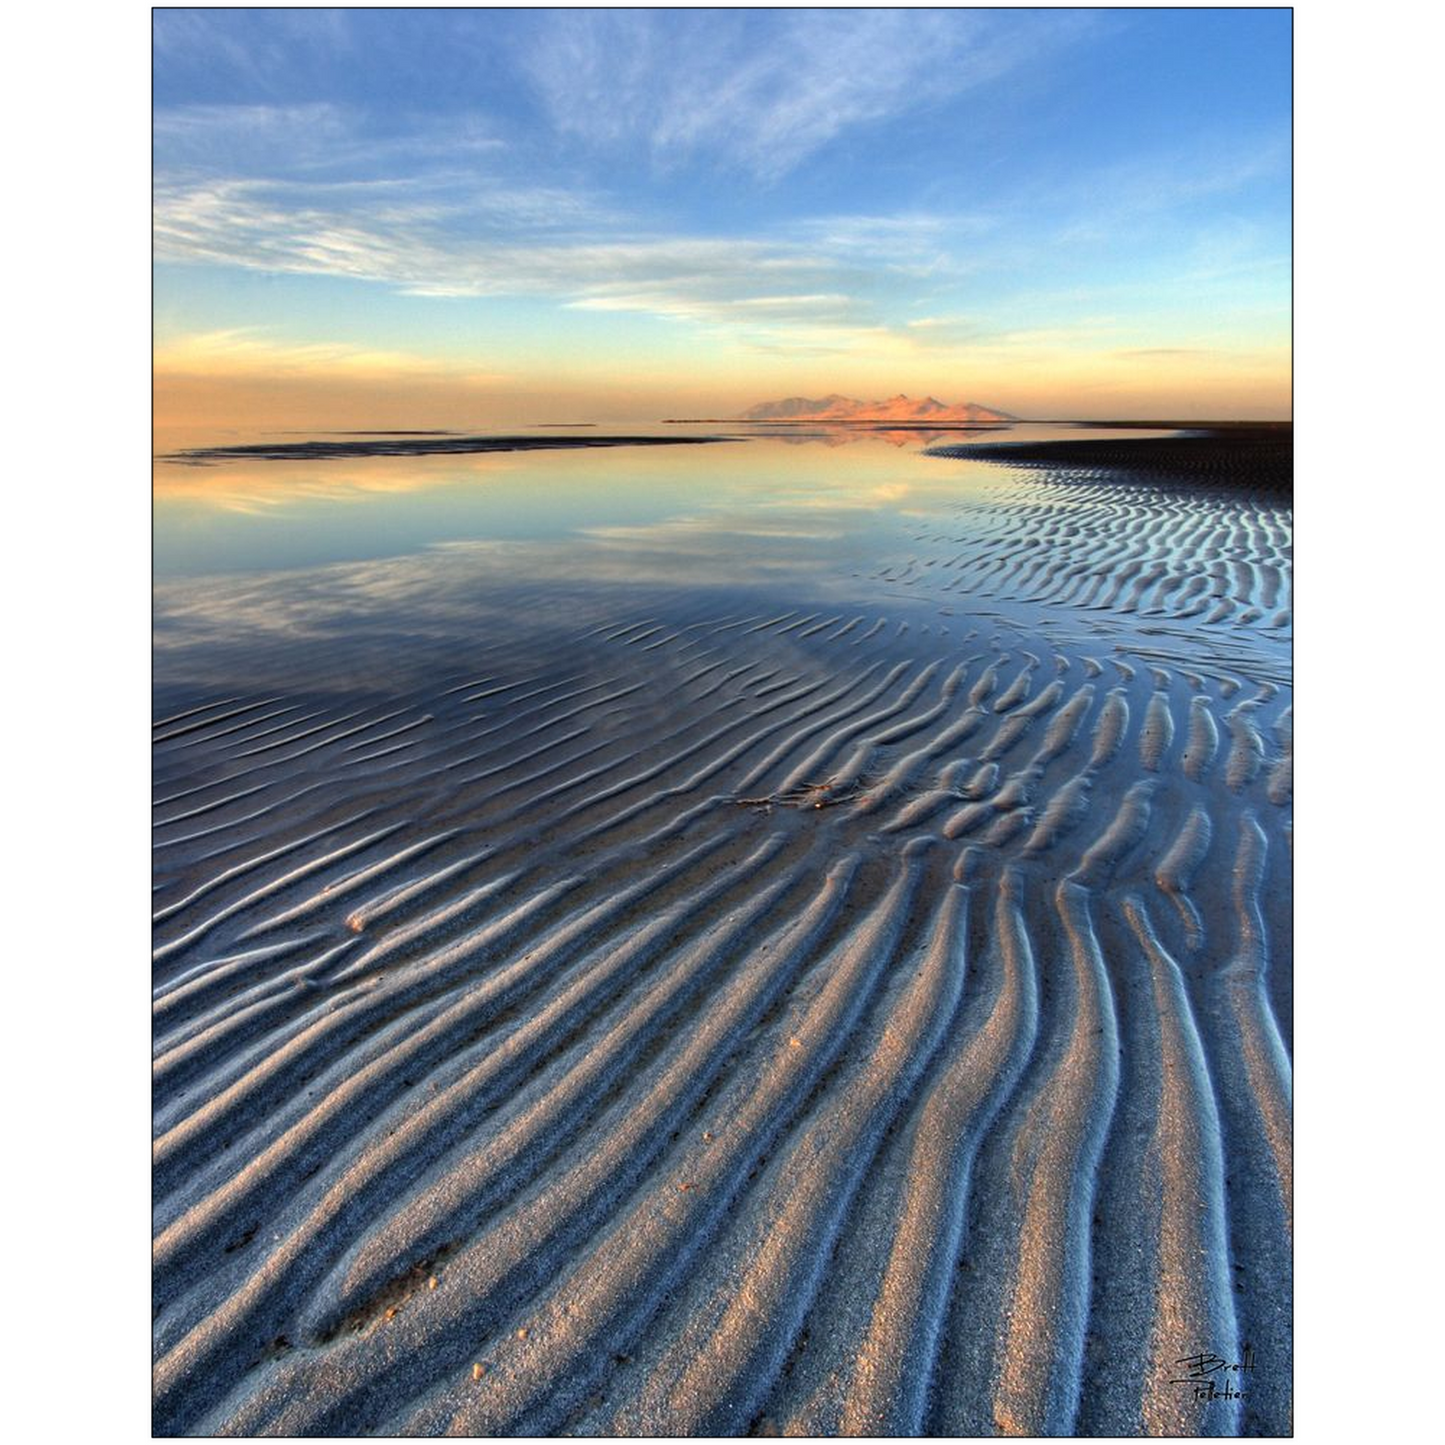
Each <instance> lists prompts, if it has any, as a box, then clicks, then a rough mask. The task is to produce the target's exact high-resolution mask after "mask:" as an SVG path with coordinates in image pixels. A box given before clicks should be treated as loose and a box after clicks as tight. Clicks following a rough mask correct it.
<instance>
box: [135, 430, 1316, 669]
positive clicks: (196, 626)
mask: <svg viewBox="0 0 1445 1445" xmlns="http://www.w3.org/2000/svg"><path fill="white" fill-rule="evenodd" d="M589 430H590V429H589ZM589 430H581V429H579V430H578V431H577V432H575V433H572V434H574V435H583V436H585V435H588V434H589ZM606 431H612V432H627V433H629V434H633V435H640V434H649V433H650V434H655V435H659V436H676V435H678V434H679V433H683V434H689V435H699V436H702V435H740V434H739V433H737V432H729V431H728V429H727V428H726V427H725V426H689V427H683V428H679V427H659V426H656V425H652V426H647V427H631V428H621V427H616V428H607V429H606ZM516 434H522V433H521V432H520V431H519V432H518V433H516ZM532 434H534V435H537V436H541V437H555V436H559V435H565V434H566V433H561V432H559V431H556V430H547V429H541V430H536V431H534V432H533V433H532ZM592 434H599V435H600V434H605V433H604V429H602V428H598V429H597V430H596V432H595V433H592ZM333 435H334V434H333ZM1091 435H1099V436H1103V435H1109V433H1107V432H1103V431H1099V430H1085V429H1081V428H1079V427H1074V426H1046V425H1021V426H1018V427H1014V428H1011V429H1009V430H1008V431H1006V432H1003V433H998V432H989V433H984V434H982V435H979V434H973V435H970V434H960V433H957V432H952V433H936V432H935V433H921V432H910V431H899V432H891V433H883V434H872V433H866V432H860V431H857V430H852V431H849V430H842V429H833V430H827V429H818V430H816V431H803V430H801V429H800V430H798V431H794V432H790V433H785V434H783V435H776V434H775V435H766V434H752V435H748V436H746V437H740V439H739V440H735V441H734V440H729V441H720V442H713V443H708V444H705V445H684V446H652V447H649V446H618V447H606V448H595V449H591V448H589V449H579V450H560V449H559V450H538V451H517V452H493V453H483V454H478V455H471V456H403V457H394V456H392V457H366V458H359V459H358V458H347V459H326V460H311V459H306V460H294V461H293V460H284V461H276V460H262V459H251V458H245V459H237V460H225V461H221V462H214V463H207V464H205V465H188V464H182V463H177V462H174V461H171V460H167V459H166V456H165V454H166V453H173V452H175V451H179V450H181V449H184V448H193V447H198V446H202V445H210V446H215V445H225V446H237V445H246V444H254V443H257V442H260V441H267V442H277V441H280V442H288V441H291V442H294V441H297V440H301V439H302V438H300V437H297V436H295V435H286V436H274V435H272V436H265V437H262V436H259V435H255V436H247V435H240V434H236V433H231V434H227V435H224V436H217V435H211V436H204V437H203V436H198V435H195V434H186V435H181V434H170V435H166V434H162V435H160V436H158V437H157V452H158V453H159V454H161V455H158V459H157V461H156V464H155V468H154V571H155V582H156V586H155V623H156V682H157V686H158V688H159V689H160V690H161V691H169V690H170V689H171V688H172V687H176V686H180V687H184V686H185V685H186V684H187V683H191V684H199V685H203V686H204V685H212V684H214V685H217V686H225V685H227V679H226V677H225V675H224V673H223V672H218V662H219V659H220V657H221V656H222V655H224V657H225V658H226V659H227V660H228V664H229V665H230V666H232V667H234V668H235V669H236V670H237V675H236V677H235V678H234V679H233V680H234V681H235V682H236V683H237V684H240V683H242V682H245V681H251V682H256V683H258V684H260V683H262V682H264V674H265V672H266V667H267V664H268V661H271V662H275V663H277V664H278V665H279V664H280V663H281V662H282V661H283V656H292V655H294V654H295V653H296V652H297V650H298V649H299V650H301V651H311V650H314V649H315V647H316V646H317V645H318V644H321V645H323V646H324V645H325V644H327V643H330V644H334V646H332V647H331V649H330V650H329V651H328V652H327V653H326V657H327V666H328V667H329V666H330V665H331V664H332V663H337V662H339V661H340V659H341V657H342V656H343V655H344V656H346V657H348V658H350V659H351V661H352V662H353V663H357V662H359V661H360V660H361V659H363V658H369V659H370V664H371V665H385V666H387V667H391V668H400V669H401V670H403V671H405V672H407V673H408V674H409V675H410V674H413V673H414V671H415V669H416V667H417V666H418V664H419V663H420V660H421V658H420V654H421V653H427V654H428V655H430V654H431V652H432V650H433V649H436V648H440V649H441V650H442V652H443V653H445V652H446V650H447V647H448V645H449V644H450V645H452V646H454V647H456V648H460V649H462V650H465V648H466V646H467V645H468V642H469V640H475V638H476V636H477V631H476V629H477V628H478V627H485V628H487V629H488V634H489V636H490V637H491V638H492V640H493V641H495V640H496V632H497V629H498V628H503V629H507V630H510V631H514V632H517V633H518V634H520V633H523V632H525V631H527V630H529V629H536V628H539V627H540V628H543V629H549V628H550V626H551V625H554V624H558V623H565V624H567V625H571V626H575V625H577V624H579V623H585V622H587V620H588V619H589V617H590V618H592V619H593V620H594V621H595V623H596V624H597V625H601V624H603V623H605V622H607V621H608V620H609V619H612V618H614V617H617V618H626V617H628V616H630V615H631V614H632V613H633V612H635V611H636V609H637V608H638V607H643V608H649V607H650V608H652V609H654V610H659V611H660V612H661V613H662V614H663V615H668V616H672V617H673V618H674V619H675V620H678V621H689V620H696V619H697V618H698V617H699V616H701V615H702V613H703V612H706V611H708V609H712V610H713V611H716V610H717V609H718V608H722V609H723V610H727V609H728V608H730V607H733V606H734V605H736V606H739V607H741V606H746V605H757V606H759V607H764V606H775V605H776V606H784V605H790V606H795V607H798V608H804V609H806V608H817V607H831V608H848V607H853V608H859V609H867V608H882V609H885V611H886V612H887V613H888V614H889V616H890V617H891V618H892V619H893V620H891V621H890V622H889V624H888V625H889V627H890V629H891V628H896V627H897V626H898V625H900V624H906V625H907V627H909V628H911V629H913V630H914V632H915V635H917V634H920V633H921V634H922V635H929V636H936V637H944V636H949V635H952V634H959V633H961V632H967V631H968V630H969V628H968V626H966V625H964V624H965V622H966V620H967V619H968V618H970V617H972V618H973V619H974V622H975V623H977V622H979V621H987V622H990V623H993V622H997V623H1001V624H1003V625H1007V626H1023V627H1034V628H1036V627H1037V626H1039V625H1045V626H1046V627H1052V628H1054V629H1060V628H1062V629H1063V631H1064V632H1066V633H1068V634H1069V635H1070V636H1073V637H1075V638H1077V637H1079V636H1080V635H1083V636H1087V637H1092V638H1102V639H1104V640H1105V641H1106V642H1107V644H1108V645H1109V646H1114V645H1122V644H1125V643H1127V642H1134V643H1141V642H1142V643H1144V644H1145V647H1146V651H1149V650H1158V646H1159V643H1160V641H1161V637H1163V636H1164V634H1161V632H1160V631H1159V629H1158V627H1157V626H1156V627H1155V628H1154V629H1153V631H1152V633H1151V632H1150V630H1149V624H1148V622H1147V621H1145V620H1144V618H1143V616H1142V615H1141V613H1147V612H1148V611H1149V608H1148V606H1147V605H1146V606H1144V607H1142V608H1139V607H1137V606H1136V607H1135V608H1133V609H1131V610H1122V611H1121V609H1120V606H1119V605H1106V606H1104V607H1102V608H1101V607H1100V606H1099V605H1098V603H1099V598H1098V597H1097V596H1090V595H1087V594H1086V593H1085V592H1084V591H1083V590H1079V589H1076V595H1072V596H1071V595H1069V594H1068V593H1067V590H1066V589H1065V590H1063V591H1061V589H1060V588H1059V587H1058V586H1057V585H1055V586H1053V587H1043V588H1040V587H1039V586H1038V585H1035V584H1036V583H1037V581H1038V579H1037V578H1030V577H1029V576H1027V575H1024V571H1019V570H1018V569H1010V567H1009V566H1008V565H1007V561H1008V559H1009V557H1010V555H1011V551H1012V550H1016V547H1015V548H1011V544H1010V539H1013V542H1014V543H1015V544H1017V547H1022V548H1024V549H1025V550H1035V551H1037V550H1038V549H1051V550H1052V551H1053V552H1054V554H1055V556H1054V561H1055V562H1056V563H1059V564H1060V565H1062V566H1064V567H1065V569H1067V567H1068V566H1069V565H1075V564H1076V565H1082V566H1085V567H1087V566H1088V565H1090V557H1091V555H1092V554H1091V553H1090V552H1089V550H1088V539H1090V538H1092V539H1093V540H1094V541H1096V542H1101V543H1107V542H1108V534H1109V532H1110V531H1111V529H1112V530H1113V531H1114V532H1115V533H1117V540H1118V541H1119V542H1121V543H1127V534H1128V532H1129V529H1130V527H1131V526H1132V525H1133V523H1132V521H1131V518H1130V515H1129V512H1128V505H1129V504H1128V503H1127V502H1124V501H1123V500H1122V499H1115V500H1113V501H1101V497H1100V495H1099V493H1098V490H1097V488H1094V489H1092V490H1091V489H1090V487H1089V486H1088V478H1087V477H1085V478H1082V479H1081V478H1079V477H1078V476H1074V477H1072V478H1071V479H1069V480H1065V481H1058V480H1051V479H1049V478H1048V477H1047V476H1046V474H1044V473H1041V472H1038V471H1023V470H1019V469H1015V468H1012V467H1007V466H1001V465H1000V464H999V463H997V462H993V461H990V462H985V461H972V460H960V459H958V458H955V457H939V456H934V455H930V454H929V453H928V450H927V448H928V447H929V446H930V445H939V444H948V445H953V444H956V443H958V442H960V441H969V440H981V441H995V440H1008V441H1029V440H1039V439H1047V438H1051V437H1060V438H1068V439H1078V438H1081V437H1087V436H1091ZM1129 435H1133V436H1141V435H1148V433H1139V432H1132V433H1129ZM318 436H324V434H318ZM1196 506H1199V507H1201V508H1203V509H1204V511H1206V512H1207V511H1208V510H1209V506H1210V504H1202V503H1197V504H1196ZM1216 511H1217V515H1216V517H1215V524H1214V526H1213V528H1212V530H1213V531H1215V532H1218V533H1219V534H1220V536H1221V537H1224V538H1226V540H1228V539H1229V538H1230V537H1232V536H1233V531H1234V530H1235V529H1236V528H1238V527H1241V526H1245V525H1246V524H1245V522H1244V520H1243V514H1242V513H1241V512H1240V509H1239V508H1238V507H1237V506H1235V505H1234V504H1232V503H1230V502H1229V501H1228V500H1227V499H1226V500H1225V501H1223V502H1221V503H1220V504H1219V507H1218V508H1217V509H1216ZM1031 513H1032V514H1034V519H1033V522H1032V523H1031V522H1030V520H1029V517H1030V514H1031ZM1071 515H1074V516H1076V518H1077V524H1076V525H1074V524H1071V522H1070V520H1069V519H1070V516H1071ZM1201 515H1203V513H1201ZM1028 533H1032V535H1025V534H1028ZM1240 535H1241V537H1244V536H1246V535H1247V531H1241V534H1240ZM1200 540H1201V538H1200V528H1199V527H1198V525H1195V526H1192V527H1185V528H1183V529H1181V528H1178V527H1172V528H1170V529H1168V530H1167V531H1166V530H1163V529H1161V530H1160V532H1159V535H1158V536H1157V537H1156V538H1155V539H1153V541H1152V542H1150V543H1149V544H1147V545H1145V546H1144V547H1142V548H1138V549H1135V550H1137V551H1138V552H1139V556H1140V557H1141V558H1143V559H1144V566H1143V567H1142V568H1141V567H1135V568H1134V569H1133V572H1132V573H1131V574H1130V576H1137V575H1138V574H1139V573H1140V572H1141V571H1144V570H1147V569H1149V568H1152V569H1153V571H1154V572H1157V573H1158V574H1159V575H1158V576H1157V577H1155V578H1154V579H1153V580H1154V581H1155V582H1157V583H1159V584H1160V591H1163V590H1165V589H1166V588H1167V587H1168V584H1169V581H1170V578H1171V577H1173V576H1179V577H1182V576H1183V575H1184V573H1186V572H1187V571H1188V569H1189V568H1190V566H1191V565H1192V563H1193V562H1194V561H1198V560H1199V559H1200V558H1201V557H1203V556H1204V553H1200V552H1199V544H1200ZM1236 540H1237V539H1236ZM1060 549H1062V551H1061V550H1060ZM1071 549H1072V550H1071ZM1115 550H1116V551H1117V550H1118V549H1117V548H1116V549H1115ZM1106 551H1107V548H1106ZM1128 551H1129V549H1128V547H1127V545H1126V546H1125V548H1124V553H1125V554H1127V553H1128ZM1065 553H1067V554H1068V555H1067V556H1066V555H1064V554H1065ZM1196 553H1198V556H1196ZM1014 560H1017V559H1016V558H1015V559H1014ZM1096 560H1097V559H1096ZM1103 560H1104V561H1105V562H1108V560H1109V559H1108V557H1105V558H1104V559H1103ZM1218 561H1219V559H1216V558H1213V557H1212V555H1211V558H1210V565H1214V564H1215V563H1217V562H1218ZM1110 565H1112V563H1110ZM1024 570H1025V571H1026V569H1024ZM1015 571H1017V572H1018V575H1013V572H1015ZM1005 573H1007V574H1009V575H1008V576H1004V575H995V574H1005ZM1166 574H1167V575H1166ZM1125 580H1129V579H1128V578H1126V579H1125ZM1175 590H1176V592H1177V591H1179V590H1183V589H1182V586H1181V587H1180V588H1176V589H1175ZM970 599H971V600H970ZM985 599H986V605H985ZM1040 599H1041V601H1042V605H1040ZM1113 600H1114V603H1115V604H1120V603H1123V602H1125V600H1126V599H1124V598H1122V597H1120V598H1115V599H1113ZM1149 600H1150V599H1144V598H1139V599H1135V602H1136V604H1137V603H1139V602H1140V601H1144V602H1146V603H1147V601H1149ZM1262 600H1268V601H1272V602H1273V601H1278V599H1277V598H1274V597H1271V598H1268V599H1262ZM1060 604H1062V605H1060ZM1156 610H1157V609H1156ZM1164 610H1165V611H1166V612H1171V613H1172V612H1177V611H1178V610H1179V609H1178V608H1170V607H1167V606H1166V608H1165V609H1164ZM1248 610H1249V609H1248V608H1247V606H1240V607H1238V608H1235V609H1232V616H1230V617H1229V618H1228V619H1227V620H1228V621H1230V623H1231V626H1230V628H1229V630H1230V632H1232V633H1233V634H1234V636H1235V638H1236V640H1239V641H1241V642H1242V643H1243V647H1242V654H1243V655H1244V656H1245V657H1246V658H1255V657H1256V654H1257V652H1258V651H1259V647H1260V645H1261V644H1262V645H1263V656H1262V658H1261V659H1259V660H1260V661H1262V662H1263V665H1264V666H1265V670H1266V673H1267V674H1269V675H1277V674H1278V672H1279V655H1280V648H1279V647H1278V646H1275V645H1272V644H1280V643H1284V644H1285V646H1286V647H1287V642H1286V641H1285V640H1286V639H1287V637H1288V627H1287V625H1284V626H1276V627H1275V628H1274V629H1273V630H1272V631H1271V629H1270V628H1269V627H1268V626H1264V627H1261V626H1260V625H1258V624H1260V623H1265V624H1268V623H1269V622H1270V621H1275V620H1277V614H1278V612H1279V610H1280V609H1279V607H1275V608H1274V609H1272V614H1273V615H1272V616H1271V617H1270V618H1265V617H1263V616H1262V615H1261V616H1260V617H1250V618H1248V619H1247V621H1246V623H1245V625H1244V626H1243V627H1240V626H1238V625H1235V624H1237V623H1238V620H1239V618H1240V617H1241V616H1247V612H1248ZM1256 610H1259V611H1260V612H1261V613H1262V612H1263V611H1264V609H1262V608H1261V609H1256ZM1191 615H1192V616H1194V617H1196V618H1197V617H1202V616H1207V615H1208V609H1205V608H1201V609H1200V610H1199V611H1198V612H1196V613H1193V614H1191ZM1141 626H1142V628H1143V632H1142V634H1141ZM1191 630H1196V629H1191ZM403 639H409V640H410V641H409V643H408V645H407V646H406V648H405V651H404V654H403V653H399V651H398V649H399V647H400V646H401V643H402V640H403ZM1235 651H1236V652H1237V651H1239V650H1235ZM1231 655H1234V654H1233V653H1232V652H1231V649H1229V648H1226V649H1225V650H1224V651H1223V652H1220V650H1219V649H1218V648H1211V647H1206V648H1205V654H1204V658H1203V660H1204V661H1205V662H1206V663H1207V662H1208V661H1209V659H1210V658H1211V657H1215V658H1217V659H1223V660H1225V661H1227V660H1228V659H1229V657H1230V656H1231ZM1196 660H1198V659H1196ZM245 674H252V675H251V676H250V677H249V678H248V677H246V676H245ZM338 680H339V679H338ZM414 680H417V681H419V680H420V679H419V678H415V679H414Z"/></svg>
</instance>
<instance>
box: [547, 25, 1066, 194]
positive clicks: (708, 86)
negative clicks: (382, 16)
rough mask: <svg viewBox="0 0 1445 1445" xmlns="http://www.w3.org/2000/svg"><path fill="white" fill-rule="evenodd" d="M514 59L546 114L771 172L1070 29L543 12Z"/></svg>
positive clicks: (588, 138)
mask: <svg viewBox="0 0 1445 1445" xmlns="http://www.w3.org/2000/svg"><path fill="white" fill-rule="evenodd" d="M543 23H544V24H545V27H546V31H545V36H546V43H545V44H534V45H533V46H532V47H531V48H530V50H529V53H528V55H527V57H526V61H525V63H526V65H527V68H528V69H529V71H530V73H531V75H532V78H533V80H534V82H535V84H536V86H537V89H538V92H539V94H540V96H541V98H542V100H543V103H544V106H545V109H546V112H547V114H548V115H549V117H550V119H551V121H552V123H553V124H554V125H555V126H556V127H557V129H558V130H559V131H561V132H562V133H564V134H566V135H569V136H573V137H575V138H577V139H578V140H579V141H581V142H582V143H583V144H584V145H586V146H588V147H596V148H608V147H613V148H620V147H624V146H625V147H628V148H633V149H635V148H637V147H639V146H640V147H641V148H642V150H643V152H644V153H645V154H646V155H648V156H650V158H651V160H652V162H653V163H654V164H655V165H657V166H658V167H660V168H663V169H667V168H671V167H675V166H678V165H681V164H683V163H684V162H688V161H692V160H696V159H704V160H707V161H710V162H713V163H716V164H718V165H720V166H722V167H724V168H729V169H734V170H737V171H743V172H747V173H750V174H752V175H754V176H757V177H759V178H761V179H763V180H768V181H773V180H777V179H779V178H780V177H782V176H784V175H786V174H787V173H788V172H790V171H792V170H793V169H795V168H796V167H797V166H798V165H800V164H801V163H802V162H803V161H804V160H806V159H807V158H808V157H810V156H812V155H813V154H815V153H816V152H817V151H819V150H820V149H821V148H822V147H824V146H826V145H827V144H828V143H829V142H831V141H832V140H834V139H835V138H836V137H838V136H840V135H842V134H843V133H844V132H847V131H850V130H853V129H856V128H858V127H862V126H866V125H869V124H872V123H874V122H877V121H881V120H884V119H887V118H890V117H894V116H897V115H900V114H903V113H905V112H908V111H914V110H918V109H921V108H923V107H926V106H928V105H930V104H934V103H936V102H938V101H941V100H944V99H947V98H949V97H952V96H956V95H959V94H961V93H962V92H964V91H966V90H970V89H972V88H974V87H976V86H979V85H982V84H984V83H985V82H988V81H991V80H995V79H997V78H998V77H1000V76H1002V75H1004V74H1006V73H1007V72H1008V71H1010V70H1011V69H1013V68H1014V67H1016V66H1019V65H1022V64H1024V63H1026V62H1028V61H1030V60H1031V59H1034V58H1036V57H1037V55H1038V50H1039V47H1040V46H1041V45H1044V44H1046V43H1048V42H1049V41H1050V40H1051V39H1053V38H1055V37H1058V36H1061V35H1062V34H1064V33H1066V32H1068V31H1070V30H1073V29H1076V28H1077V26H1078V24H1079V20H1078V18H1077V17H1070V16H1067V15H1064V16H1051V15H1048V14H1046V13H1039V14H1035V15H1030V16H1028V17H1027V18H1024V17H1022V16H1015V17H1013V21H1012V23H1008V24H1001V23H999V20H998V17H994V16H991V15H989V14H988V12H981V11H939V10H906V11H902V10H843V11H817V10H809V11H784V12H777V13H770V14H759V13H758V12H749V13H748V14H747V15H745V16H744V15H727V14H726V13H724V12H718V11H706V12H676V11H667V12H664V11H645V10H614V11H598V10H579V11H566V12H558V13H553V14H549V15H548V17H547V18H546V20H545V22H539V24H543Z"/></svg>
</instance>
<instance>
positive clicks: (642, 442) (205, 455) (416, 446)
mask: <svg viewBox="0 0 1445 1445" xmlns="http://www.w3.org/2000/svg"><path fill="white" fill-rule="evenodd" d="M746 440H747V438H746V437H729V436H705V437H683V436H660V437H653V436H588V437H533V436H495V437H458V436H429V437H426V438H423V439H416V438H410V437H409V438H406V439H404V440H403V439H401V438H398V437H392V438H389V439H387V440H385V441H377V440H368V441H345V442H318V441H307V442H263V443H259V444H255V445H249V446H236V447H198V448H195V449H194V450H191V451H184V452H170V453H167V454H166V455H164V456H162V457H161V458H160V460H161V461H164V462H172V463H174V464H176V465H178V466H191V467H199V466H209V465H212V464H214V463H216V462H232V461H264V462H307V461H317V462H320V461H331V460H334V459H336V458H339V457H428V456H468V455H471V454H473V453H477V452H529V451H555V450H561V449H567V448H571V447H651V446H691V445H695V444H698V443H702V442H733V441H746Z"/></svg>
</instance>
